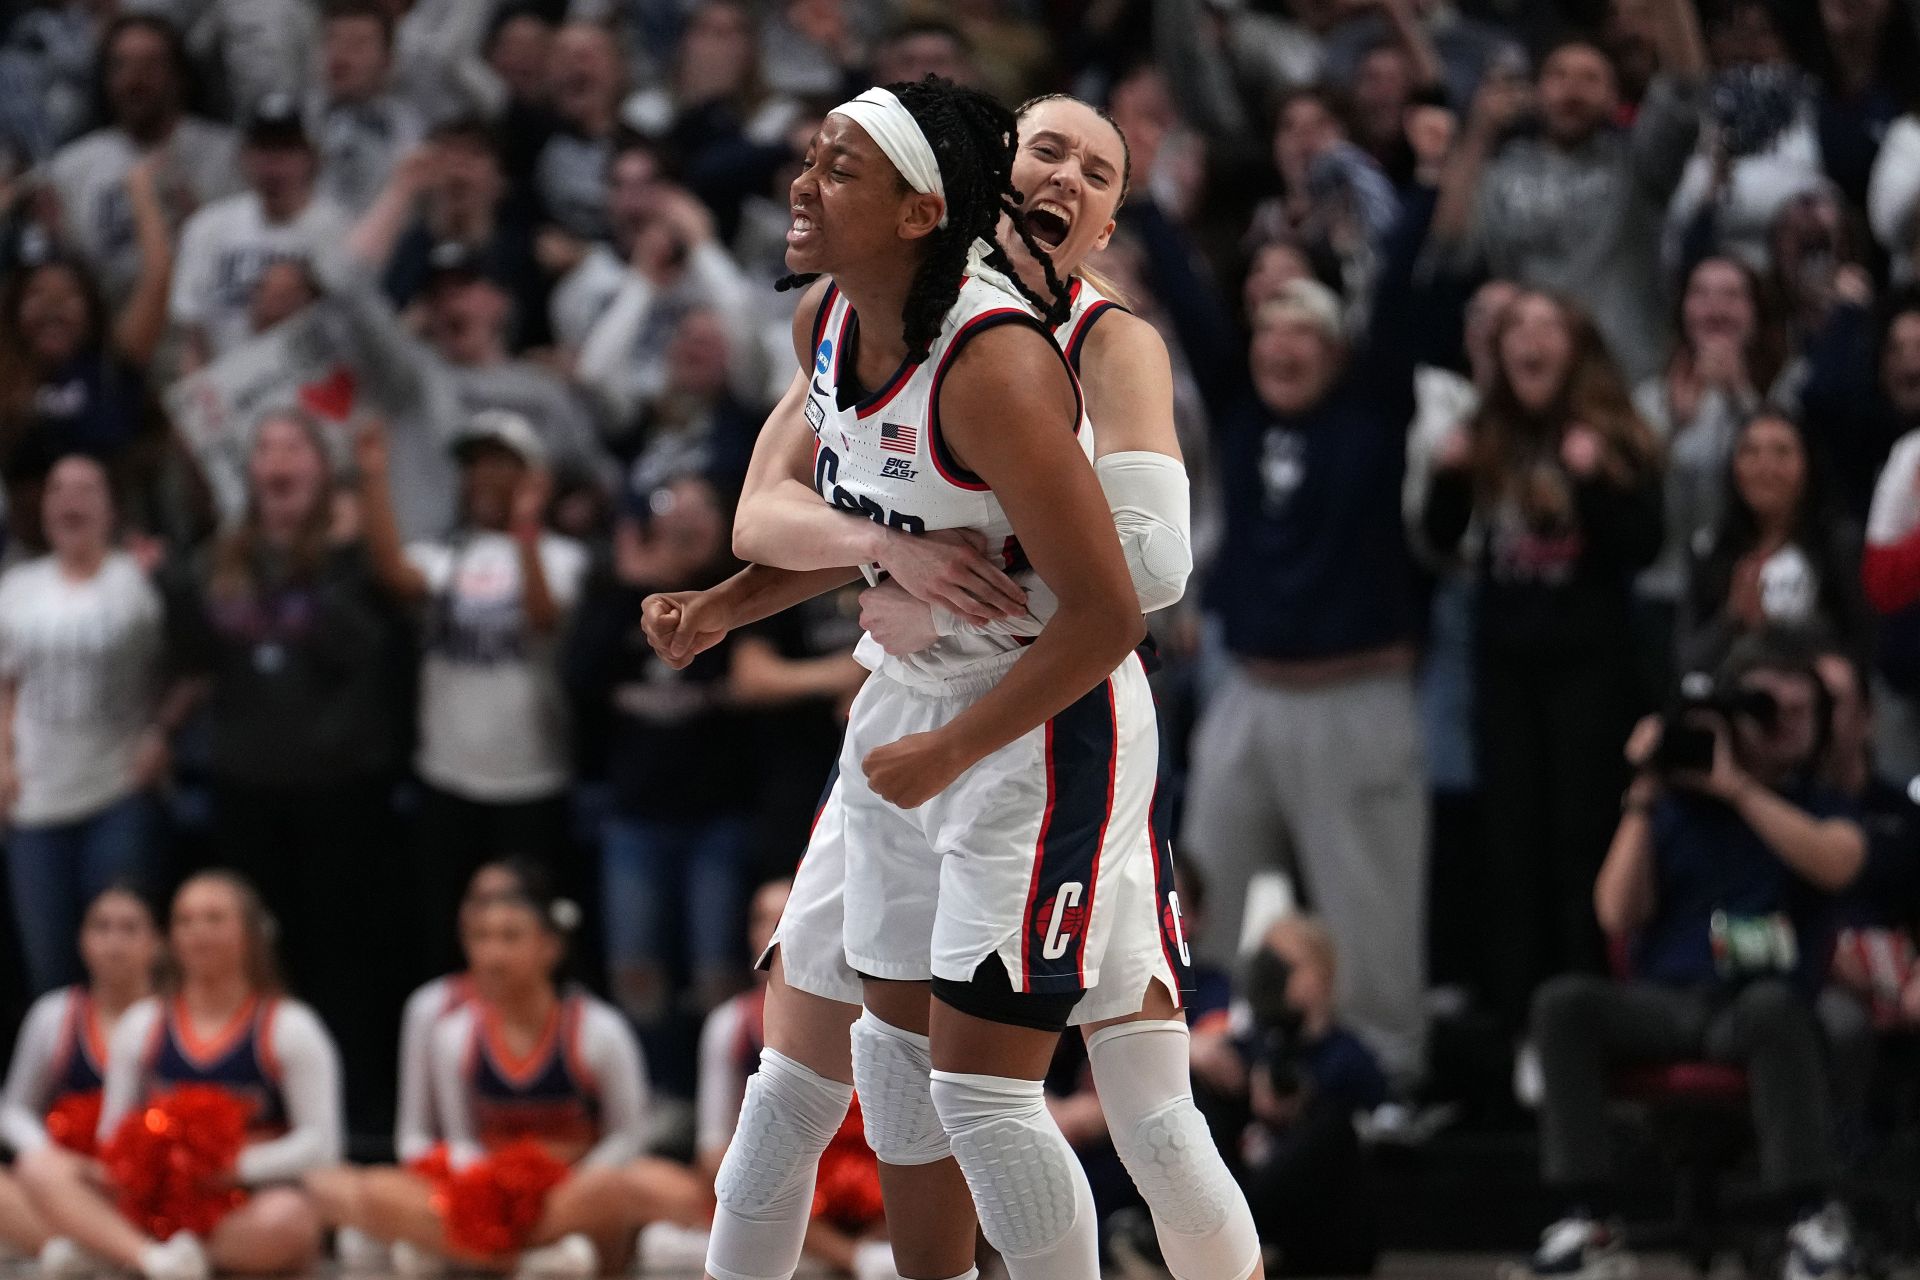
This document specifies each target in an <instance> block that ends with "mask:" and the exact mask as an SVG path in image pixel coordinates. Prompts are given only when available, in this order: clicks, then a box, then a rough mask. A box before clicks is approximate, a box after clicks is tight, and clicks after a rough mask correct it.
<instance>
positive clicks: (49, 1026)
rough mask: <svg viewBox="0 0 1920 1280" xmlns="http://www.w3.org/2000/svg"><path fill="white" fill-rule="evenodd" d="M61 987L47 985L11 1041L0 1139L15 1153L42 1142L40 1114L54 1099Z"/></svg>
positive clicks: (64, 995) (63, 1011) (62, 1022)
mask: <svg viewBox="0 0 1920 1280" xmlns="http://www.w3.org/2000/svg"><path fill="white" fill-rule="evenodd" d="M71 998H72V996H71V993H70V992H69V991H66V990H61V991H49V992H48V993H47V994H46V995H43V996H41V997H40V998H39V999H38V1000H36V1001H34V1002H33V1008H31V1009H29V1010H28V1011H27V1018H26V1021H25V1022H23V1023H21V1024H20V1036H19V1038H18V1039H17V1040H15V1041H14V1045H13V1062H12V1063H11V1064H10V1065H9V1066H8V1067H7V1084H6V1089H5V1091H4V1092H0V1143H4V1144H5V1145H6V1146H8V1147H11V1148H12V1149H13V1153H14V1154H15V1155H17V1156H24V1155H27V1154H29V1153H31V1152H34V1151H38V1150H39V1149H40V1148H42V1147H44V1146H46V1145H47V1141H48V1138H47V1127H46V1124H45V1123H44V1118H45V1116H46V1114H47V1104H48V1103H49V1102H52V1101H53V1066H54V1059H55V1058H57V1057H58V1056H59V1054H60V1033H61V1031H63V1030H64V1029H65V1028H66V1025H67V1001H68V1000H69V999H71Z"/></svg>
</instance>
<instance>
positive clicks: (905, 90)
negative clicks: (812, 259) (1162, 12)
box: [775, 76, 1069, 364]
mask: <svg viewBox="0 0 1920 1280" xmlns="http://www.w3.org/2000/svg"><path fill="white" fill-rule="evenodd" d="M887 88H888V89H889V90H891V91H892V92H893V93H894V95H895V96H896V97H898V98H899V99H900V104H901V105H902V106H904V107H905V108H906V109H907V112H908V114H910V115H911V116H912V117H913V119H914V122H915V123H917V124H918V125H919V126H920V131H921V132H922V133H924V134H925V135H926V138H927V144H928V145H929V146H930V147H932V149H933V154H934V158H935V160H936V161H937V162H938V163H939V166H940V182H941V185H942V186H943V187H944V188H945V190H946V201H947V225H946V226H944V227H940V228H937V229H936V230H935V231H934V232H933V233H932V234H931V235H929V236H927V237H926V242H927V247H926V251H925V253H924V254H923V255H922V256H921V259H920V264H919V266H918V267H916V268H915V269H914V273H913V283H912V286H911V287H910V288H909V289H908V291H907V302H906V306H905V307H904V308H903V309H902V314H901V319H902V320H903V321H904V322H905V328H906V333H905V335H904V336H905V338H906V343H907V362H908V363H909V364H918V363H920V362H921V361H923V360H925V359H926V358H927V353H928V351H929V349H930V348H931V347H932V346H933V342H934V339H935V338H937V337H939V336H940V326H941V325H942V324H943V323H944V322H945V320H946V316H947V312H948V311H950V310H952V309H953V304H954V302H955V301H956V300H957V299H958V298H959V297H960V284H961V281H962V279H963V277H964V275H965V273H966V262H967V253H968V251H969V250H970V249H971V248H972V247H973V242H974V241H975V240H978V241H980V242H981V243H982V244H983V245H985V246H986V260H987V263H988V265H990V266H992V267H993V268H994V269H995V270H997V271H999V272H1000V273H1001V274H1003V275H1005V276H1006V277H1007V279H1008V280H1009V281H1010V282H1011V283H1012V284H1013V287H1014V288H1016V289H1018V290H1019V291H1020V296H1021V297H1023V298H1025V299H1026V300H1027V301H1028V302H1029V303H1031V304H1032V305H1033V308H1034V309H1035V310H1036V311H1038V312H1039V313H1040V314H1041V316H1042V317H1043V318H1044V319H1045V321H1046V324H1047V326H1048V328H1055V327H1058V326H1059V325H1061V324H1064V323H1065V322H1066V318H1067V313H1068V309H1069V303H1068V301H1067V291H1066V288H1065V286H1064V285H1062V284H1061V282H1060V277H1059V276H1057V275H1056V274H1055V273H1054V270H1053V259H1052V258H1050V257H1048V256H1047V251H1046V250H1045V249H1043V248H1041V247H1040V245H1039V244H1038V243H1037V242H1036V241H1035V240H1034V238H1033V233H1032V232H1030V231H1028V230H1027V222H1026V218H1025V216H1024V215H1022V213H1021V212H1020V207H1019V204H1018V201H1019V193H1018V192H1017V191H1015V190H1014V189H1013V147H1014V137H1015V129H1016V126H1015V121H1014V118H1013V113H1012V112H1011V111H1008V110H1007V109H1006V108H1005V107H1003V106H1001V105H1000V104H999V103H998V102H996V101H994V99H992V98H990V97H988V96H987V95H986V94H984V93H981V92H979V91H978V90H976V89H967V88H963V87H961V86H960V85H956V84H954V83H953V82H952V81H949V80H942V79H940V78H939V77H937V76H928V77H927V78H926V79H924V80H922V81H920V82H919V83H918V84H893V85H888V86H887ZM902 181H903V182H904V179H902ZM1002 214H1005V215H1006V217H1007V219H1008V221H1010V222H1011V223H1012V224H1013V228H1014V231H1015V232H1016V233H1018V235H1019V236H1020V240H1021V243H1023V244H1025V245H1026V246H1027V251H1028V252H1029V253H1031V254H1032V255H1033V256H1034V258H1035V259H1036V260H1037V261H1038V262H1039V263H1040V266H1041V269H1042V270H1044V271H1045V273H1046V277H1047V291H1048V293H1049V295H1050V296H1051V300H1050V301H1045V300H1042V299H1041V298H1040V297H1039V296H1038V295H1037V294H1035V293H1034V292H1033V291H1032V290H1031V289H1029V288H1028V287H1027V286H1026V285H1025V284H1024V283H1022V281H1021V279H1020V270H1019V268H1018V267H1016V266H1015V265H1014V263H1013V259H1012V258H1010V257H1008V256H1007V251H1006V250H1005V249H1003V248H1001V247H1000V240H999V236H998V229H999V222H1000V217H1001V215H1002ZM812 279H813V277H811V276H804V277H803V276H788V277H786V278H785V279H783V280H781V281H780V282H779V283H778V284H777V285H776V286H775V287H776V288H781V289H792V288H797V287H800V286H802V285H805V284H808V283H810V282H811V280H812Z"/></svg>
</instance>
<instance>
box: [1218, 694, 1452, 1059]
mask: <svg viewBox="0 0 1920 1280" xmlns="http://www.w3.org/2000/svg"><path fill="white" fill-rule="evenodd" d="M1427 804H1428V797H1427V786H1426V762H1425V759H1424V754H1423V749H1422V746H1421V739H1420V726H1419V722H1418V717H1417V714H1416V710H1415V704H1414V690H1413V679H1412V677H1411V676H1407V675H1384V676H1367V677H1362V678H1359V679H1355V680H1350V681H1343V682H1340V683H1336V684H1329V685H1323V686H1320V687H1317V688H1312V689H1290V688H1285V687H1282V686H1279V685H1273V684H1267V683H1263V682H1261V681H1258V680H1255V679H1253V678H1252V677H1250V676H1248V675H1247V674H1246V673H1245V672H1244V671H1242V670H1240V669H1239V668H1238V667H1235V668H1234V669H1233V670H1232V672H1231V674H1229V675H1228V676H1227V677H1226V679H1225V680H1223V681H1222V682H1221V684H1220V686H1219V688H1217V689H1216V690H1215V691H1214V693H1213V697H1212V699H1211V701H1209V703H1208V704H1207V709H1206V712H1205V714H1204V715H1203V716H1202V717H1201V720H1200V725H1199V728H1198V729H1197V730H1196V731H1195V734H1194V744H1193V765H1192V777H1191V779H1190V780H1189V784H1188V793H1187V807H1186V816H1185V818H1184V820H1183V822H1182V825H1181V843H1182V845H1183V846H1184V847H1185V849H1186V852H1187V854H1188V856H1190V857H1191V858H1193V860H1194V861H1195V863H1196V864H1198V866H1199V867H1200V869H1201V871H1202V873H1203V874H1204V875H1205V876H1206V877H1207V887H1208V900H1209V902H1210V904H1212V905H1211V906H1210V907H1209V909H1208V914H1209V915H1210V916H1211V917H1212V920H1213V927H1212V928H1210V929H1208V930H1207V931H1206V934H1205V935H1204V938H1203V942H1202V946H1201V950H1202V953H1203V954H1204V955H1206V956H1207V957H1208V958H1209V959H1211V960H1213V962H1214V963H1216V964H1232V963H1233V961H1234V959H1235V956H1234V947H1235V945H1236V943H1237V941H1238V938H1239V926H1240V918H1241V913H1242V910H1243V906H1244V903H1245V900H1246V892H1247V882H1248V881H1249V880H1250V879H1251V878H1252V877H1253V876H1254V875H1255V874H1256V873H1258V872H1261V871H1265V870H1270V869H1274V868H1280V869H1283V870H1285V871H1287V872H1288V873H1289V874H1290V875H1291V876H1292V878H1293V881H1294V885H1295V888H1296V889H1297V891H1298V892H1299V894H1300V897H1301V898H1302V899H1303V900H1304V901H1305V903H1306V904H1307V906H1308V907H1309V908H1310V909H1311V910H1312V911H1313V912H1314V913H1315V914H1316V915H1318V916H1319V917H1320V919H1321V920H1322V921H1324V922H1325V924H1326V926H1327V929H1328V931H1329V932H1330V933H1332V935H1333V940H1334V945H1335V946H1336V947H1337V948H1338V950H1339V974H1338V982H1337V989H1336V992H1335V999H1336V1000H1337V1002H1338V1005H1339V1011H1340V1018H1341V1021H1343V1022H1345V1023H1346V1024H1347V1025H1349V1026H1351V1027H1352V1028H1353V1029H1354V1030H1355V1031H1356V1032H1358V1033H1359V1034H1360V1036H1361V1037H1362V1038H1363V1039H1364V1040H1365V1041H1366V1042H1367V1045H1368V1047H1369V1048H1371V1049H1372V1050H1373V1051H1374V1052H1375V1053H1376V1054H1378V1055H1379V1056H1380V1059H1381V1062H1382V1064H1383V1065H1384V1066H1385V1067H1386V1069H1387V1071H1388V1073H1389V1074H1390V1075H1392V1076H1394V1077H1395V1078H1397V1079H1401V1080H1409V1079H1413V1078H1416V1077H1418V1076H1419V1074H1420V1073H1421V1071H1422V1070H1423V1068H1424V1065H1425V1064H1424V1057H1423V1055H1424V1052H1425V1041H1426V1020H1425V1017H1424V1014H1423V1012H1422V1008H1421V999H1422V995H1423V993H1424V990H1425V986H1426V901H1427V812H1428V811H1427Z"/></svg>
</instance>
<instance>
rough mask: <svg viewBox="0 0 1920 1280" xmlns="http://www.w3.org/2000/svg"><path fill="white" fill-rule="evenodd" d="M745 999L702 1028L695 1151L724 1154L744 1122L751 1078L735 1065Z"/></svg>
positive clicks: (720, 1011) (722, 1009)
mask: <svg viewBox="0 0 1920 1280" xmlns="http://www.w3.org/2000/svg"><path fill="white" fill-rule="evenodd" d="M740 1005H741V997H739V996H735V997H734V998H733V999H731V1000H729V1001H727V1002H726V1003H725V1004H723V1005H721V1006H720V1007H719V1008H717V1009H715V1010H714V1011H713V1012H712V1013H710V1014H708V1015H707V1022H706V1025H705V1026H703V1027H701V1028H700V1078H699V1081H698V1083H697V1085H696V1086H695V1089H694V1117H695V1118H694V1129H693V1133H694V1150H695V1151H697V1152H698V1153H699V1154H700V1155H703V1156H707V1155H714V1156H717V1155H720V1154H721V1153H722V1152H724V1151H725V1150H726V1149H727V1144H728V1143H729V1142H731V1141H733V1130H734V1126H735V1125H737V1124H738V1123H739V1122H740V1105H741V1103H742V1101H743V1100H744V1099H745V1098H746V1096H747V1078H746V1077H745V1076H743V1075H741V1074H740V1071H739V1068H738V1067H736V1066H735V1065H734V1061H733V1054H732V1052H731V1050H732V1048H733V1042H734V1039H735V1037H737V1036H738V1035H739V1034H740Z"/></svg>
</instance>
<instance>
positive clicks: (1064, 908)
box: [1035, 880, 1087, 960]
mask: <svg viewBox="0 0 1920 1280" xmlns="http://www.w3.org/2000/svg"><path fill="white" fill-rule="evenodd" d="M1084 892H1085V887H1084V886H1083V885H1082V884H1081V883H1080V882H1079V881H1078V880H1069V881H1067V882H1066V883H1065V884H1063V885H1061V886H1060V891H1059V892H1058V893H1056V894H1054V895H1053V897H1051V898H1048V899H1047V900H1046V901H1045V902H1043V903H1041V904H1040V910H1039V912H1038V914H1037V915H1036V917H1035V920H1036V923H1037V922H1038V921H1040V920H1044V921H1046V922H1047V940H1046V942H1045V943H1044V944H1042V946H1041V948H1040V955H1041V956H1042V958H1044V959H1047V960H1058V959H1059V958H1060V957H1061V956H1064V955H1066V954H1067V948H1068V947H1070V946H1072V945H1073V940H1074V938H1075V937H1076V936H1078V935H1079V933H1080V926H1081V925H1082V924H1084V923H1085V921H1086V914H1087V910H1086V908H1085V907H1083V906H1081V905H1080V898H1081V895H1082V894H1083V893H1084Z"/></svg>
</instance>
